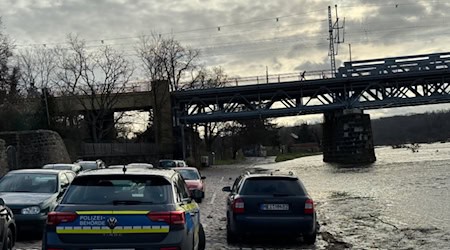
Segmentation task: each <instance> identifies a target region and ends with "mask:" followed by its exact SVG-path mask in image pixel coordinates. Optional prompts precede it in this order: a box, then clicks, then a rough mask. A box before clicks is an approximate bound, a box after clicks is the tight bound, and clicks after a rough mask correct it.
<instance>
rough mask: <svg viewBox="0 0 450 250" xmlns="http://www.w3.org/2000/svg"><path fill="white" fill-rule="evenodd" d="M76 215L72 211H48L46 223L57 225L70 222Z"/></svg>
mask: <svg viewBox="0 0 450 250" xmlns="http://www.w3.org/2000/svg"><path fill="white" fill-rule="evenodd" d="M77 217H78V215H77V214H76V213H72V212H50V213H48V215H47V225H51V226H57V225H59V224H61V223H65V222H72V221H74V220H76V219H77Z"/></svg>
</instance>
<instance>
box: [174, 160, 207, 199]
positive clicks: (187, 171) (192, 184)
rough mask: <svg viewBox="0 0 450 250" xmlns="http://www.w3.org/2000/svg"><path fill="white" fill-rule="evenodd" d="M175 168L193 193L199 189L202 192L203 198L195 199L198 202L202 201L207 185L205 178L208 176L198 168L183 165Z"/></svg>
mask: <svg viewBox="0 0 450 250" xmlns="http://www.w3.org/2000/svg"><path fill="white" fill-rule="evenodd" d="M174 170H175V171H177V172H178V173H180V174H181V176H183V179H184V181H185V182H186V184H187V186H188V189H189V191H190V192H191V193H192V192H194V190H199V191H200V192H201V198H199V199H196V200H195V201H196V202H198V203H201V202H202V200H203V198H205V190H206V187H205V183H204V182H203V180H204V179H206V177H205V176H202V175H201V174H200V172H199V171H198V169H196V168H191V167H182V168H174Z"/></svg>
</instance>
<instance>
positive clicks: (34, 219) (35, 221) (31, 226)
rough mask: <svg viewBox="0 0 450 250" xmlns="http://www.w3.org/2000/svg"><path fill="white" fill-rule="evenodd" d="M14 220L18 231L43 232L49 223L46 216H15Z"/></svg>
mask: <svg viewBox="0 0 450 250" xmlns="http://www.w3.org/2000/svg"><path fill="white" fill-rule="evenodd" d="M14 218H15V221H16V225H17V228H18V231H35V232H42V231H43V230H44V226H45V222H46V221H47V215H46V214H14Z"/></svg>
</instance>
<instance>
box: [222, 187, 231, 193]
mask: <svg viewBox="0 0 450 250" xmlns="http://www.w3.org/2000/svg"><path fill="white" fill-rule="evenodd" d="M222 191H223V192H228V193H230V192H231V187H230V186H226V187H223V188H222Z"/></svg>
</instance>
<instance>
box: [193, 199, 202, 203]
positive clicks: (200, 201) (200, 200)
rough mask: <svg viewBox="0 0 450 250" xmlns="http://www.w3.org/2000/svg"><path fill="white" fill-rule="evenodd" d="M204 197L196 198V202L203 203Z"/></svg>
mask: <svg viewBox="0 0 450 250" xmlns="http://www.w3.org/2000/svg"><path fill="white" fill-rule="evenodd" d="M202 201H203V199H195V202H197V203H202Z"/></svg>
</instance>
